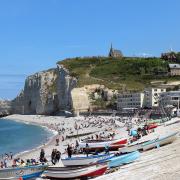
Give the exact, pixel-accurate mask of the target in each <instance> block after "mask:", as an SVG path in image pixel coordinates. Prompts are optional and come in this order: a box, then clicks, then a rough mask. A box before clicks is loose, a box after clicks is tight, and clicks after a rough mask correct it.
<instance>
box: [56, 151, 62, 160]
mask: <svg viewBox="0 0 180 180" xmlns="http://www.w3.org/2000/svg"><path fill="white" fill-rule="evenodd" d="M60 159H61V152H60V151H57V152H56V162H59V160H60Z"/></svg>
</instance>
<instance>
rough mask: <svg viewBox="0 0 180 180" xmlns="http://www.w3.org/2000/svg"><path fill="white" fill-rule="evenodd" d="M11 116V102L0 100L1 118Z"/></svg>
mask: <svg viewBox="0 0 180 180" xmlns="http://www.w3.org/2000/svg"><path fill="white" fill-rule="evenodd" d="M9 114H11V101H6V100H0V117H3V116H7V115H9Z"/></svg>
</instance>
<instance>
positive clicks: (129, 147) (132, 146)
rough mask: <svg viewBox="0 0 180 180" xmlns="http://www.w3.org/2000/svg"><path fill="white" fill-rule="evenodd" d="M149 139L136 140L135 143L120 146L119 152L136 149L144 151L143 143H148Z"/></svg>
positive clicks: (129, 151) (128, 151)
mask: <svg viewBox="0 0 180 180" xmlns="http://www.w3.org/2000/svg"><path fill="white" fill-rule="evenodd" d="M146 142H148V141H143V142H140V143H139V142H134V143H131V144H129V145H127V146H126V147H123V148H119V152H120V153H131V152H134V151H138V150H139V151H142V150H143V148H142V144H143V143H146Z"/></svg>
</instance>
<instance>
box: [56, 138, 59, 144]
mask: <svg viewBox="0 0 180 180" xmlns="http://www.w3.org/2000/svg"><path fill="white" fill-rule="evenodd" d="M56 146H59V138H56Z"/></svg>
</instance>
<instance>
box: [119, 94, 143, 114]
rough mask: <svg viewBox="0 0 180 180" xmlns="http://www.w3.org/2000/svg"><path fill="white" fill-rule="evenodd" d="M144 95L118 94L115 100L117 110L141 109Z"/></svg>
mask: <svg viewBox="0 0 180 180" xmlns="http://www.w3.org/2000/svg"><path fill="white" fill-rule="evenodd" d="M143 101H144V93H126V94H119V95H118V99H117V109H118V110H120V109H123V108H141V107H142V106H143Z"/></svg>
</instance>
